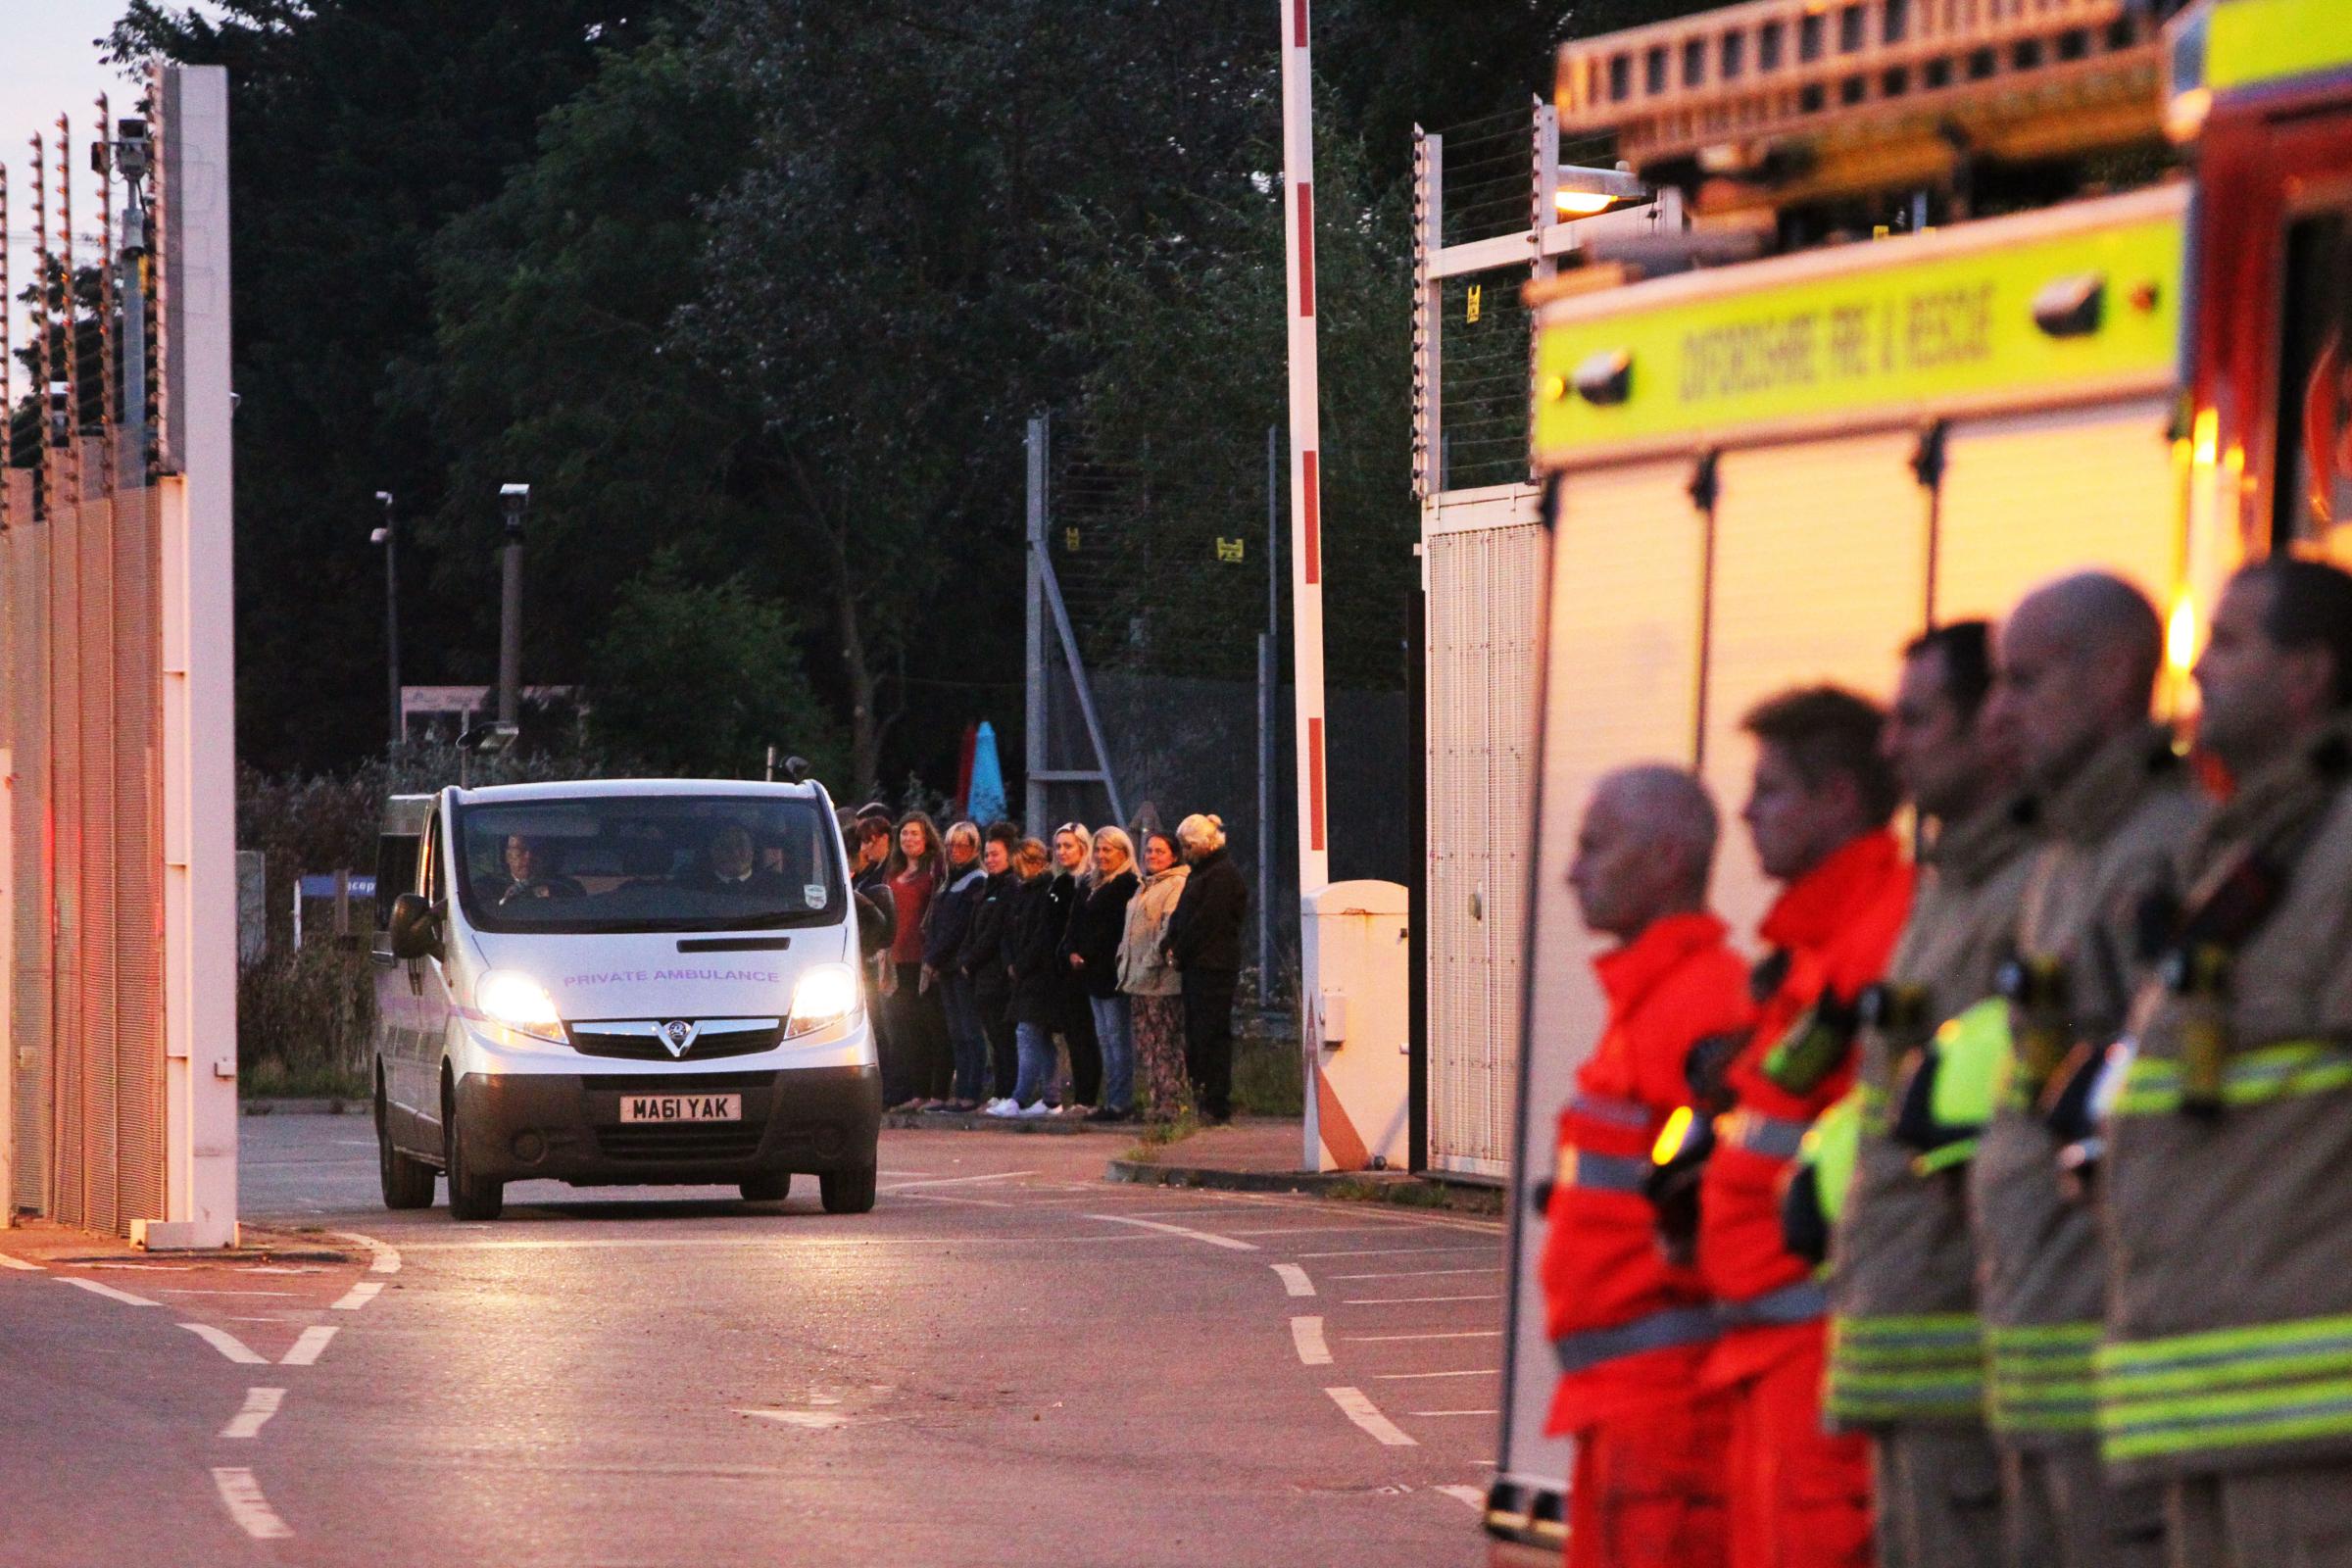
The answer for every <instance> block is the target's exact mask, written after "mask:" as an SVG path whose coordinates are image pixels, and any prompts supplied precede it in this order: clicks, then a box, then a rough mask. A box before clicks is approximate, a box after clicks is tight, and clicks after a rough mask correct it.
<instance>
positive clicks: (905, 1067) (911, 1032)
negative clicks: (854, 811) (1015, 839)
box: [882, 811, 956, 1110]
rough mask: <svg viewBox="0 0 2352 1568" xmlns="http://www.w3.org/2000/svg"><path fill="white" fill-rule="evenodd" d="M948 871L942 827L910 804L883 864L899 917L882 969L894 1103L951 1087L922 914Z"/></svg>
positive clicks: (931, 1097)
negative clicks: (925, 963) (925, 953)
mask: <svg viewBox="0 0 2352 1568" xmlns="http://www.w3.org/2000/svg"><path fill="white" fill-rule="evenodd" d="M946 875H947V856H946V855H945V854H944V853H942V851H941V849H940V843H939V829H938V828H937V827H935V826H933V825H932V822H931V818H929V817H928V816H925V815H924V814H923V813H922V812H920V811H908V812H907V814H906V815H905V816H903V817H901V818H900V819H899V830H898V837H897V838H896V839H895V840H894V841H893V842H892V845H891V850H890V859H889V860H888V861H887V862H886V863H885V864H884V865H883V867H882V876H883V881H884V883H885V885H887V886H888V887H889V889H890V898H891V904H892V906H893V912H894V913H895V914H896V915H897V917H898V918H897V922H896V923H895V924H894V926H893V927H892V936H891V940H890V953H889V957H888V961H887V962H886V963H885V964H884V966H883V971H882V997H883V1001H882V1005H883V1008H884V1010H885V1013H886V1016H885V1017H884V1019H883V1023H882V1039H883V1043H884V1046H885V1048H886V1049H887V1051H888V1053H889V1054H890V1055H891V1056H893V1057H896V1058H897V1059H896V1060H895V1061H889V1060H886V1061H884V1062H883V1064H882V1081H883V1084H884V1086H885V1089H884V1095H883V1098H884V1100H885V1102H886V1103H889V1104H890V1106H891V1108H892V1109H893V1110H927V1109H929V1108H930V1107H931V1106H933V1105H937V1104H939V1103H942V1102H944V1101H945V1100H946V1099H947V1097H948V1096H949V1095H950V1094H951V1093H953V1092H954V1087H955V1086H954V1083H953V1079H954V1077H955V1071H956V1068H955V1063H954V1061H953V1060H952V1059H951V1056H950V1053H949V1051H948V1019H947V1014H946V1012H945V1011H943V1010H942V1009H941V1007H940V1005H939V993H938V992H936V991H934V990H932V989H931V985H930V979H929V977H928V976H927V975H925V974H924V973H923V934H924V919H925V917H926V916H927V915H929V914H930V912H931V901H932V900H934V899H936V898H937V897H938V896H939V888H940V884H941V882H942V881H944V880H945V878H946ZM894 1067H895V1068H896V1071H895V1072H894V1071H893V1068H894ZM894 1094H895V1097H896V1098H895V1099H894V1098H893V1096H894Z"/></svg>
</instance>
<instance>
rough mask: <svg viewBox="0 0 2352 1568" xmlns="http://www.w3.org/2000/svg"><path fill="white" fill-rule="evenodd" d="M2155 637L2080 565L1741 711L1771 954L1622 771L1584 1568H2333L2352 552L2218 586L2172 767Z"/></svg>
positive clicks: (1579, 1326)
mask: <svg viewBox="0 0 2352 1568" xmlns="http://www.w3.org/2000/svg"><path fill="white" fill-rule="evenodd" d="M2165 641H2166V639H2165V625H2164V622H2163V619H2162V618H2161V617H2160V615H2159V614H2158V613H2157V611H2156V609H2155V607H2154V606H2152V605H2151V604H2150V603H2149V602H2148V600H2147V598H2146V597H2145V596H2144V595H2143V594H2141V593H2140V592H2139V590H2138V589H2136V588H2134V587H2132V586H2131V584H2129V583H2127V582H2124V581H2123V580H2121V579H2119V578H2117V577H2114V576H2111V575H2108V574H2106V573H2102V572H2084V573H2079V574H2076V575H2073V576H2069V577H2065V578H2062V579H2059V580H2057V581H2054V582H2051V583H2048V584H2045V585H2044V586H2042V587H2040V588H2038V589H2036V590H2035V591H2034V592H2033V593H2032V594H2030V595H2028V596H2027V597H2026V598H2025V599H2024V600H2023V601H2021V602H2020V603H2019V604H2018V605H2017V606H2016V607H2015V608H2014V610H2012V612H2011V613H2009V615H2008V616H2007V617H2006V618H2005V619H2004V620H2003V621H2002V622H2001V624H2000V625H1999V626H1998V627H1997V628H1995V627H1993V626H1990V625H1988V624H1986V623H1985V622H1982V621H1977V622H1961V623H1955V624H1949V625H1944V626H1940V627H1937V628H1936V629H1934V630H1932V631H1930V632H1928V633H1927V634H1926V635H1924V636H1922V637H1920V638H1919V639H1918V640H1916V641H1915V642H1913V643H1912V644H1911V645H1910V646H1909V647H1908V648H1907V649H1906V650H1905V651H1904V655H1903V660H1902V665H1901V676H1900V682H1899V685H1898V686H1897V688H1896V692H1895V696H1894V700H1893V703H1892V704H1891V706H1890V707H1888V708H1887V709H1884V710H1882V709H1881V708H1880V707H1879V706H1878V705H1877V704H1875V703H1873V702H1871V701H1869V700H1867V699H1865V698H1863V697H1860V696H1857V695H1855V694H1852V693H1850V692H1845V691H1842V690H1838V689H1835V688H1826V687H1824V688H1812V689H1807V690H1803V691H1797V692H1791V693H1789V694H1786V695H1784V696H1781V697H1779V698H1776V699H1774V700H1773V701H1771V702H1768V703H1766V704H1764V705H1763V706H1761V707H1760V708H1758V709H1757V710H1755V711H1753V712H1752V713H1750V714H1749V715H1748V716H1747V719H1746V728H1747V729H1748V731H1749V732H1750V733H1751V734H1752V735H1753V736H1754V737H1755V738H1756V740H1757V741H1758V743H1759V756H1758V760H1757V763H1756V767H1755V774H1754V780H1753V786H1752V789H1751V791H1750V794H1749V798H1748V801H1747V803H1746V807H1745V809H1744V811H1743V813H1742V814H1743V819H1744V821H1745V823H1746V826H1747V828H1748V830H1749V832H1750V834H1751V836H1752V838H1753V841H1754V846H1755V851H1756V854H1757V857H1758V859H1759V861H1760V862H1761V865H1762V868H1763V870H1764V872H1765V874H1766V875H1767V876H1768V877H1770V878H1771V879H1773V880H1774V881H1776V882H1777V883H1778V884H1779V885H1780V888H1781V892H1780V895H1779V898H1778V900H1777V902H1775V903H1774V905H1773V906H1772V907H1771V909H1770V911H1769V912H1768V913H1767V914H1766V916H1765V918H1764V920H1763V923H1762V925H1761V927H1760V929H1759V931H1758V932H1757V937H1758V943H1759V946H1760V947H1761V948H1762V949H1764V950H1765V952H1766V955H1767V956H1765V957H1764V958H1763V960H1762V961H1761V962H1758V963H1756V964H1754V965H1752V966H1751V965H1749V964H1746V963H1744V962H1743V961H1741V960H1740V958H1739V957H1737V956H1734V954H1733V952H1732V950H1731V948H1730V946H1729V945H1728V942H1727V936H1728V933H1727V931H1726V928H1725V926H1724V923H1723V922H1722V921H1721V920H1720V919H1718V918H1717V917H1716V916H1715V915H1713V914H1712V913H1710V912H1709V911H1708V908H1707V903H1706V900H1707V888H1708V884H1709V875H1710V871H1711V867H1712V863H1713V858H1714V854H1715V847H1716V836H1717V827H1716V823H1717V818H1716V811H1715V808H1714V805H1713V803H1712V802H1711V800H1710V799H1709V797H1708V795H1707V792H1706V790H1705V788H1704V787H1703V786H1702V785H1701V784H1700V783H1699V781H1698V780H1697V779H1696V778H1694V777H1692V776H1691V774H1690V773H1689V772H1687V771H1685V770H1683V769H1680V768H1677V767H1672V766H1666V765H1655V766H1642V767H1634V768H1628V769H1624V770H1622V771H1619V772H1617V773H1614V774H1611V775H1610V776H1608V777H1607V778H1606V779H1604V780H1603V781H1602V782H1601V783H1600V785H1599V787H1598V789H1597V792H1596V793H1595V795H1594V796H1593V800H1592V802H1591V805H1590V807H1589V809H1588V810H1587V813H1586V816H1585V818H1584V821H1583V824H1582V828H1581V836H1580V839H1579V841H1578V848H1577V854H1576V858H1575V863H1574V865H1573V867H1572V869H1571V873H1570V881H1571V885H1572V888H1573V890H1574V893H1575V896H1576V898H1577V900H1578V902H1579V904H1580V906H1581V907H1582V910H1583V913H1584V917H1585V920H1586V923H1587V924H1588V925H1590V926H1591V927H1592V928H1593V930H1595V931H1596V932H1599V933H1603V934H1605V935H1608V936H1610V937H1614V938H1615V939H1616V946H1615V947H1614V948H1613V949H1612V950H1611V951H1609V952H1608V953H1606V954H1604V955H1603V956H1601V957H1600V958H1599V959H1598V960H1597V964H1598V973H1599V979H1600V982H1601V986H1602V989H1603V991H1604V993H1605V995H1606V998H1607V1004H1608V1019H1607V1023H1606V1025H1605V1028H1604V1031H1603V1033H1602V1035H1601V1038H1600V1039H1599V1041H1598V1043H1597V1045H1596V1047H1595V1049H1594V1050H1593V1052H1592V1054H1590V1056H1589V1057H1588V1058H1587V1059H1586V1060H1585V1061H1584V1062H1583V1063H1582V1064H1581V1065H1580V1068H1579V1071H1578V1075H1577V1089H1576V1093H1575V1096H1574V1098H1573V1100H1572V1101H1571V1102H1570V1103H1569V1104H1568V1105H1567V1107H1566V1108H1565V1109H1564V1110H1563V1111H1562V1113H1561V1116H1560V1123H1559V1137H1560V1143H1559V1151H1560V1152H1559V1167H1558V1172H1557V1177H1556V1180H1555V1182H1554V1183H1553V1185H1552V1187H1551V1190H1550V1192H1549V1194H1548V1197H1547V1199H1546V1200H1545V1201H1546V1215H1547V1221H1548V1230H1547V1233H1546V1236H1545V1239H1544V1264H1543V1268H1544V1289H1545V1297H1546V1301H1547V1309H1548V1310H1547V1318H1548V1328H1549V1332H1550V1334H1551V1337H1552V1339H1553V1341H1554V1347H1555V1349H1556V1352H1557V1355H1558V1359H1559V1364H1560V1367H1561V1369H1562V1376H1561V1378H1560V1381H1559V1383H1558V1385H1557V1390H1556V1394H1555V1399H1554V1404H1553V1407H1552V1409H1551V1412H1550V1417H1551V1419H1550V1425H1551V1428H1552V1430H1553V1431H1555V1432H1557V1433H1560V1434H1564V1435H1569V1436H1572V1437H1573V1438H1574V1440H1575V1443H1576V1460H1575V1464H1576V1469H1575V1474H1574V1476H1573V1478H1572V1480H1571V1486H1570V1494H1571V1495H1570V1519H1569V1524H1570V1529H1569V1541H1568V1557H1569V1560H1570V1561H1571V1562H1572V1563H1578V1564H1587V1565H1592V1568H1600V1565H1604V1564H1605V1565H1612V1568H1633V1565H1640V1568H1651V1565H1654V1568H1667V1565H1672V1568H1705V1565H1710V1564H1730V1565H1733V1568H1749V1565H1754V1568H1766V1565H1772V1568H1810V1565H1824V1568H1828V1565H1839V1568H1845V1565H1865V1564H1869V1563H1871V1562H1873V1561H1874V1560H1875V1561H1876V1562H1879V1563H1882V1564H1886V1565H1887V1568H1896V1565H1902V1568H1945V1565H1951V1568H1980V1565H1981V1568H1995V1565H2005V1568H2044V1565H2047V1568H2110V1565H2114V1568H2156V1565H2159V1564H2166V1565H2170V1568H2272V1565H2278V1568H2284V1565H2289V1564H2293V1565H2301V1568H2335V1565H2346V1568H2352V1266H2347V1265H2352V1179H2347V1174H2346V1173H2347V1171H2352V575H2347V574H2346V573H2344V572H2342V571H2340V570H2337V569H2335V568H2334V567H2332V566H2328V565H2325V564H2318V563H2315V562H2309V561H2302V560H2294V559H2288V558H2284V557H2279V558H2274V559H2271V560H2267V561H2263V562H2259V563H2257V564H2253V565H2250V566H2248V567H2246V568H2244V569H2243V570H2241V571H2240V572H2239V573H2238V574H2237V575H2236V576H2235V577H2234V578H2233V579H2232V580H2231V581H2230V583H2229V587H2228V589H2227V591H2226V592H2225V594H2224V595H2223V597H2222V599H2221V601H2220V603H2219V605H2218V606H2217V607H2216V610H2215V613H2214V616H2213V621H2212V626H2211V631H2210V634H2209V636H2208V639H2207V642H2206V646H2205V649H2204V652H2203V654H2202V655H2201V657H2200V658H2199V659H2198V660H2197V661H2196V662H2195V666H2194V670H2193V677H2194V681H2195V684H2196V688H2197V695H2198V698H2199V706H2198V711H2197V722H2196V747H2195V750H2194V751H2193V752H2186V751H2184V749H2183V748H2182V747H2181V746H2180V744H2179V743H2178V740H2177V737H2176V734H2175V732H2174V729H2173V727H2172V725H2171V724H2169V723H2167V722H2165V721H2163V720H2162V719H2160V718H2159V717H2158V716H2157V711H2156V706H2155V694H2156V692H2157V690H2158V688H2159V682H2160V680H2161V679H2162V678H2163V676H2164V669H2165ZM1906 798H1907V799H1908V800H1909V802H1910V803H1911V806H1912V808H1913V810H1914V813H1915V816H1916V824H1917V825H1916V843H1917V845H1918V846H1919V849H1918V854H1917V856H1916V858H1909V857H1906V855H1905V854H1904V848H1905V846H1904V843H1903V840H1902V837H1901V836H1898V834H1897V833H1896V832H1895V831H1893V828H1892V824H1893V822H1894V819H1895V814H1896V812H1897V810H1898V808H1899V807H1900V805H1901V803H1902V802H1903V801H1904V800H1905V799H1906Z"/></svg>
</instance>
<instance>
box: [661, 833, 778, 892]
mask: <svg viewBox="0 0 2352 1568" xmlns="http://www.w3.org/2000/svg"><path fill="white" fill-rule="evenodd" d="M703 856H704V860H705V863H704V865H703V866H702V867H701V868H699V869H697V870H694V871H690V872H688V873H687V874H686V875H685V876H682V877H680V878H678V886H680V887H682V888H687V889H690V890H691V891H693V892H696V893H725V894H731V895H734V896H736V897H739V898H742V897H750V898H766V899H782V898H784V897H786V896H787V895H788V894H789V893H790V892H791V890H790V889H788V888H787V887H786V886H785V884H784V879H783V878H782V877H780V876H778V875H776V874H775V873H774V872H772V871H762V870H760V868H759V866H758V864H757V863H756V859H757V857H756V856H755V854H754V852H753V848H752V834H751V830H750V829H749V828H746V827H744V826H743V825H742V824H741V823H739V822H729V823H728V824H727V825H726V826H724V827H722V828H720V829H719V830H718V831H717V832H715V833H713V834H711V842H710V843H709V844H708V845H706V846H705V847H704V850H703Z"/></svg>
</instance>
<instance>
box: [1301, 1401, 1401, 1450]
mask: <svg viewBox="0 0 2352 1568" xmlns="http://www.w3.org/2000/svg"><path fill="white" fill-rule="evenodd" d="M1323 1392H1324V1393H1325V1394H1328V1395H1330V1396H1331V1402H1332V1403H1334V1404H1336V1405H1338V1406H1339V1407H1340V1409H1341V1411H1342V1412H1343V1413H1344V1414H1345V1415H1346V1416H1347V1417H1348V1420H1350V1421H1352V1422H1354V1423H1355V1424H1356V1425H1357V1426H1359V1427H1362V1428H1363V1429H1364V1430H1365V1431H1366V1432H1369V1433H1371V1434H1372V1436H1373V1437H1375V1438H1378V1439H1379V1440H1380V1441H1381V1442H1383V1443H1385V1444H1387V1445H1388V1446H1390V1447H1392V1448H1417V1447H1419V1446H1421V1445H1420V1444H1419V1443H1417V1442H1415V1441H1414V1439H1413V1437H1412V1435H1411V1434H1410V1433H1408V1432H1406V1431H1405V1430H1404V1429H1403V1428H1402V1427H1399V1426H1398V1425H1397V1423H1396V1422H1394V1421H1392V1420H1390V1419H1389V1418H1388V1417H1387V1416H1385V1415H1382V1414H1381V1413H1380V1407H1379V1406H1378V1405H1376V1404H1374V1403H1373V1402H1372V1401H1371V1400H1370V1399H1367V1398H1365V1397H1364V1391H1363V1390H1361V1389H1325V1390H1324V1391H1323Z"/></svg>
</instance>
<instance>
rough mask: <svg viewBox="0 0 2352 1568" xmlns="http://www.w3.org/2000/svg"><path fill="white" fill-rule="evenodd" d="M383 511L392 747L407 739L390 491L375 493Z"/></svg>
mask: <svg viewBox="0 0 2352 1568" xmlns="http://www.w3.org/2000/svg"><path fill="white" fill-rule="evenodd" d="M375 499H376V500H377V502H378V503H380V504H381V505H382V507H383V509H384V683H385V687H386V695H387V698H388V700H389V703H390V713H391V737H392V744H393V745H394V746H398V745H399V744H400V743H401V742H402V741H404V740H407V739H408V738H409V737H408V725H407V723H406V722H405V720H406V718H407V715H406V714H405V713H403V712H402V711H401V707H400V523H399V520H398V518H397V517H396V516H395V515H394V514H393V511H392V492H391V491H389V490H378V491H377V492H376V493H375Z"/></svg>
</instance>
